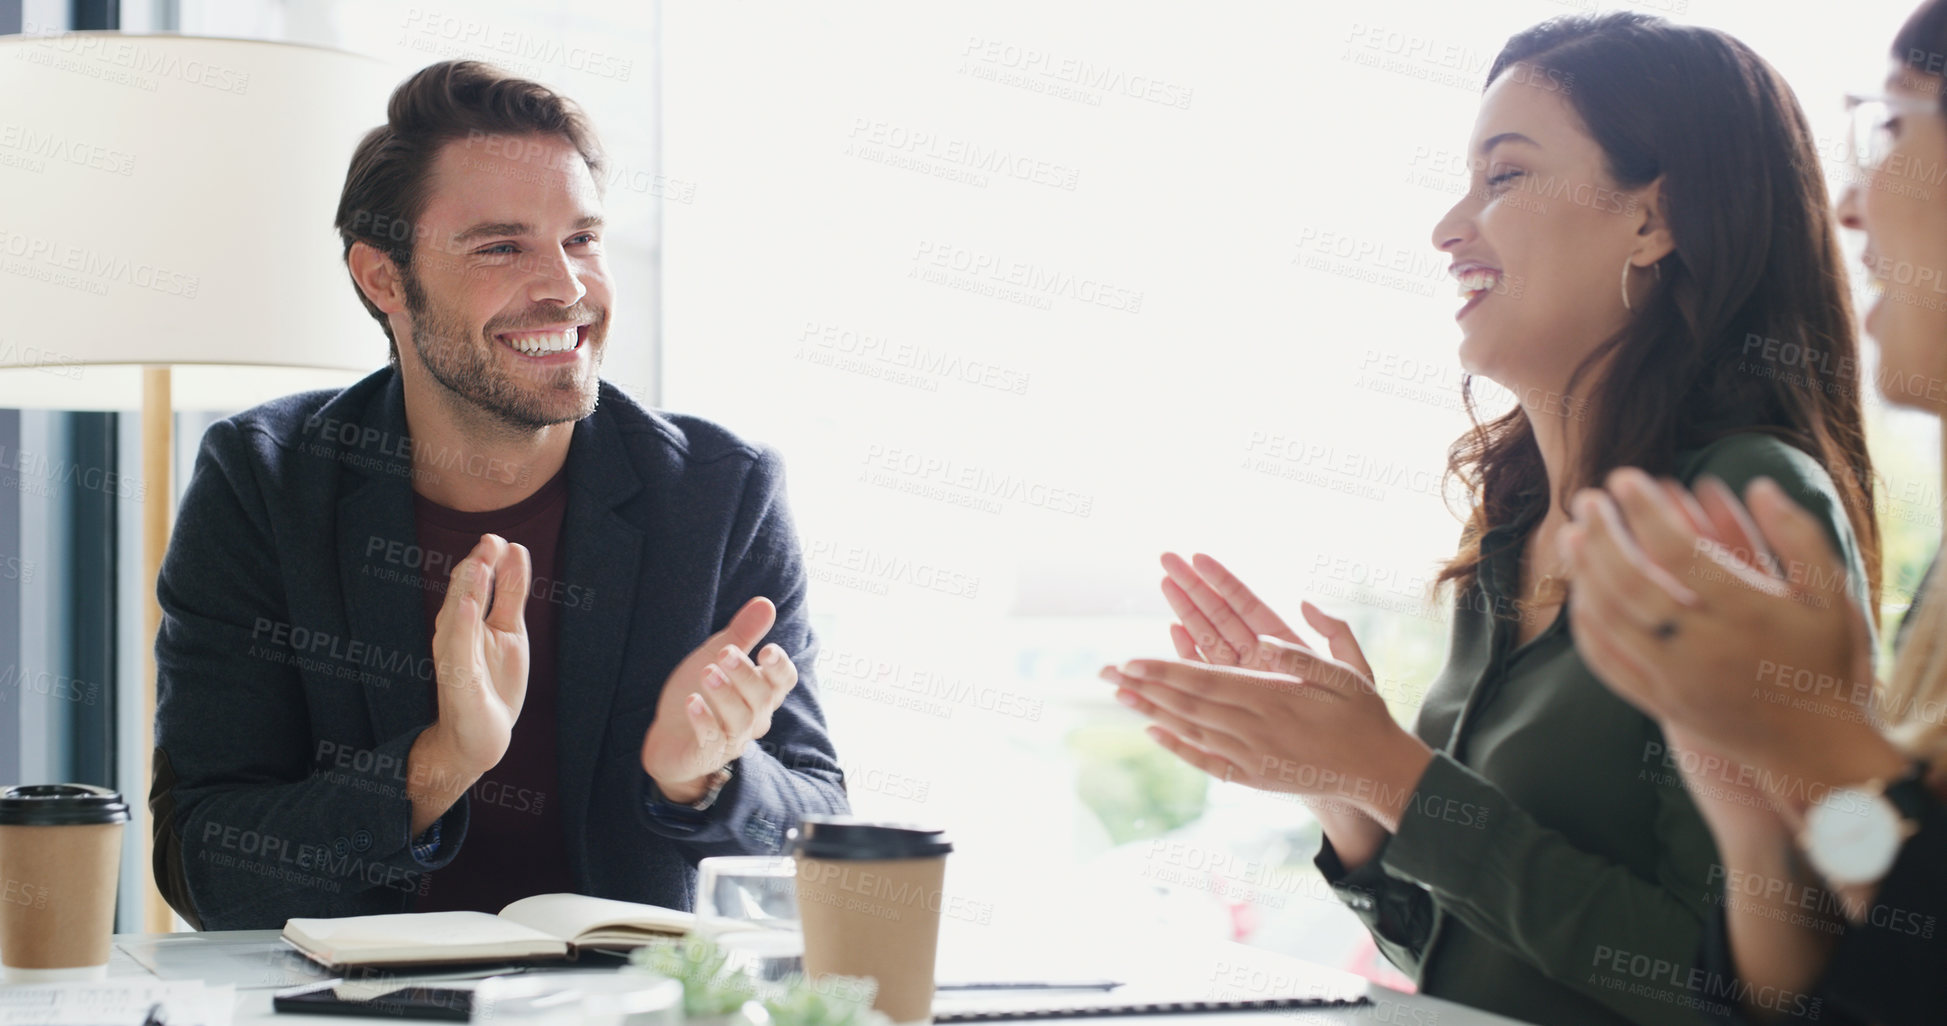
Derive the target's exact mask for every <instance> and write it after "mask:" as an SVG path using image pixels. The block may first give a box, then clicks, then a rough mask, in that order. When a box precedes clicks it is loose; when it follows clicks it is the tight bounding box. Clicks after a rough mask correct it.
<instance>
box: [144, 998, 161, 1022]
mask: <svg viewBox="0 0 1947 1026" xmlns="http://www.w3.org/2000/svg"><path fill="white" fill-rule="evenodd" d="M161 1012H162V1002H160V1001H157V1002H156V1003H154V1004H152V1005H150V1006H149V1011H148V1012H147V1014H145V1015H143V1016H142V1026H166V1024H164V1023H163V1021H162V1015H161V1014H160V1013H161Z"/></svg>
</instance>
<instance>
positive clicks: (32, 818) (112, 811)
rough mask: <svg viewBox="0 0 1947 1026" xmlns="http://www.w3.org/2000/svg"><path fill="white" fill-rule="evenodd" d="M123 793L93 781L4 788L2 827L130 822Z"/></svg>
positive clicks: (0, 797)
mask: <svg viewBox="0 0 1947 1026" xmlns="http://www.w3.org/2000/svg"><path fill="white" fill-rule="evenodd" d="M126 822H128V805H127V803H125V802H123V801H122V796H121V795H119V794H117V793H115V792H114V791H111V790H109V789H108V788H105V787H95V786H94V785H92V784H19V785H16V786H14V787H0V826H73V825H83V826H85V825H88V824H91V823H126Z"/></svg>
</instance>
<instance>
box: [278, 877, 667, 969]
mask: <svg viewBox="0 0 1947 1026" xmlns="http://www.w3.org/2000/svg"><path fill="white" fill-rule="evenodd" d="M695 924H696V917H695V916H694V915H692V914H690V913H688V912H679V911H676V910H675V909H668V908H663V907H661V906H659V905H642V904H637V903H635V902H630V901H613V900H610V899H608V898H591V897H588V896H587V895H585V894H537V895H534V896H533V897H531V898H522V899H521V900H519V901H516V902H514V903H513V904H511V905H509V906H507V907H506V908H503V909H501V910H500V914H499V915H489V914H487V913H485V912H407V913H400V914H397V915H384V916H346V917H344V918H339V919H292V920H289V921H288V922H286V923H285V924H284V940H285V941H286V942H287V943H289V944H290V945H292V946H293V947H295V948H297V949H298V950H299V951H301V952H303V953H304V954H305V956H306V957H308V958H310V959H311V960H312V961H314V962H318V963H321V964H323V965H326V966H329V967H332V968H339V967H363V966H394V965H420V964H427V965H430V964H443V963H461V962H498V961H515V960H519V961H529V960H535V961H538V960H546V959H557V958H558V959H565V958H569V957H571V956H572V955H573V954H574V953H575V950H576V949H577V948H586V947H602V948H632V947H639V946H641V945H643V944H647V943H649V941H650V940H652V939H654V938H656V937H675V936H682V935H684V934H687V933H689V932H690V930H691V929H692V928H693V927H694V926H695Z"/></svg>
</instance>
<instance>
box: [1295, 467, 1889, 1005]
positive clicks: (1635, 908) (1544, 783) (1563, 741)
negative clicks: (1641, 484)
mask: <svg viewBox="0 0 1947 1026" xmlns="http://www.w3.org/2000/svg"><path fill="white" fill-rule="evenodd" d="M1675 470H1676V473H1675V476H1676V477H1677V478H1678V479H1679V480H1681V481H1683V482H1685V483H1686V484H1688V483H1690V482H1692V481H1693V480H1695V479H1696V478H1699V477H1703V476H1715V477H1717V478H1719V479H1721V480H1722V481H1723V482H1724V483H1725V484H1727V485H1729V486H1730V487H1731V489H1732V490H1733V491H1734V492H1736V493H1737V494H1738V495H1739V496H1742V495H1743V494H1744V488H1745V485H1746V484H1748V483H1749V482H1750V481H1751V480H1753V479H1754V478H1757V477H1760V476H1764V477H1770V478H1771V479H1773V480H1774V481H1776V482H1778V484H1779V485H1781V486H1783V487H1784V489H1785V491H1786V493H1787V494H1789V495H1790V496H1791V497H1792V498H1793V499H1794V500H1796V501H1797V502H1798V503H1799V505H1801V506H1803V507H1805V508H1806V509H1807V510H1808V511H1810V512H1811V513H1812V514H1813V515H1814V516H1816V517H1819V518H1820V519H1821V520H1823V521H1824V522H1825V525H1826V529H1827V531H1828V533H1829V535H1830V537H1831V538H1832V540H1833V542H1834V543H1835V545H1836V546H1837V547H1838V551H1839V552H1841V553H1842V554H1843V555H1844V557H1845V566H1846V569H1847V571H1848V573H1849V580H1848V581H1847V582H1846V586H1847V587H1850V588H1851V589H1853V592H1852V593H1853V594H1854V595H1864V594H1865V580H1866V577H1865V570H1864V564H1863V563H1862V561H1861V559H1860V555H1859V549H1858V545H1857V543H1856V541H1855V540H1854V538H1853V534H1852V530H1851V527H1850V524H1849V522H1848V521H1847V519H1846V516H1845V509H1844V507H1843V506H1842V505H1841V504H1840V502H1839V498H1838V495H1837V492H1836V491H1835V490H1834V488H1833V485H1832V480H1831V478H1830V477H1828V476H1827V474H1826V472H1825V471H1824V470H1823V469H1822V468H1821V467H1820V466H1819V464H1818V463H1817V461H1815V460H1814V459H1813V458H1812V457H1811V456H1809V455H1807V454H1806V453H1804V452H1803V451H1801V450H1799V449H1797V448H1794V447H1793V446H1791V445H1790V444H1788V443H1786V442H1784V441H1782V440H1780V439H1778V438H1775V437H1773V436H1770V435H1766V434H1760V433H1756V432H1743V433H1739V434H1734V435H1729V436H1726V437H1724V438H1722V439H1719V440H1718V441H1716V442H1713V443H1711V444H1710V445H1708V446H1706V447H1704V448H1701V449H1695V450H1689V451H1686V452H1683V453H1679V454H1678V458H1677V463H1676V468H1675ZM1531 500H1532V501H1531V502H1530V505H1529V509H1530V511H1529V513H1528V514H1527V515H1525V516H1524V517H1522V518H1521V519H1520V520H1518V521H1517V522H1514V523H1510V524H1504V525H1500V526H1497V527H1494V528H1492V529H1490V530H1489V532H1488V534H1487V536H1486V538H1485V539H1484V547H1483V551H1486V552H1488V553H1490V555H1489V558H1488V559H1487V561H1486V562H1485V563H1484V564H1483V566H1482V568H1481V571H1482V572H1481V573H1480V575H1479V581H1478V584H1477V585H1476V587H1474V588H1472V589H1462V590H1461V591H1460V592H1459V594H1457V596H1456V599H1455V605H1454V619H1453V644H1452V649H1451V651H1450V653H1449V656H1448V660H1447V665H1446V667H1445V669H1443V670H1442V671H1441V673H1440V676H1439V677H1438V678H1437V679H1436V680H1435V681H1434V683H1433V685H1432V686H1431V687H1430V688H1429V689H1428V691H1427V695H1426V700H1425V702H1424V703H1423V704H1422V705H1421V707H1420V713H1419V720H1418V723H1417V725H1416V726H1415V733H1417V734H1418V735H1419V737H1420V738H1421V740H1423V741H1425V742H1426V743H1427V744H1428V745H1430V746H1432V747H1433V749H1434V757H1433V762H1432V764H1431V765H1429V766H1428V767H1427V770H1426V773H1425V775H1424V776H1422V777H1421V778H1420V781H1419V784H1418V786H1417V788H1416V789H1415V791H1414V793H1413V795H1412V798H1411V800H1410V802H1409V805H1408V811H1407V813H1406V816H1405V818H1404V819H1403V820H1402V822H1401V823H1400V827H1399V831H1398V832H1397V833H1396V834H1394V835H1393V836H1392V837H1390V838H1388V839H1387V842H1386V844H1385V845H1384V847H1382V848H1381V849H1380V851H1379V852H1378V854H1376V855H1375V856H1374V857H1373V858H1372V859H1371V860H1370V861H1368V862H1367V863H1365V864H1364V865H1362V866H1360V867H1359V868H1358V869H1356V870H1353V871H1350V872H1348V871H1346V870H1345V868H1344V867H1343V866H1342V865H1341V864H1340V862H1339V860H1338V856H1337V854H1336V853H1335V852H1334V851H1333V850H1332V845H1331V843H1330V841H1327V842H1326V843H1325V845H1324V847H1323V849H1322V850H1321V851H1320V852H1319V855H1318V859H1317V864H1318V867H1319V869H1320V871H1321V872H1323V873H1324V874H1325V878H1326V879H1327V880H1328V881H1330V882H1331V883H1332V886H1333V889H1334V890H1335V891H1336V892H1337V893H1338V895H1339V897H1340V898H1341V899H1342V900H1343V901H1344V902H1345V903H1346V905H1347V906H1348V907H1350V908H1351V909H1352V910H1353V912H1354V913H1355V914H1357V915H1358V916H1359V917H1360V918H1361V919H1362V920H1363V921H1364V922H1365V924H1366V926H1367V928H1368V929H1370V930H1371V931H1372V934H1373V937H1374V939H1375V940H1376V941H1377V942H1378V944H1379V947H1380V949H1381V950H1382V951H1384V952H1385V953H1386V956H1387V957H1388V958H1390V959H1391V960H1392V961H1393V962H1394V964H1396V965H1398V966H1399V967H1400V968H1401V969H1402V970H1404V971H1406V972H1407V973H1409V974H1411V975H1412V976H1413V977H1414V978H1415V979H1417V980H1418V981H1419V985H1420V989H1421V991H1422V992H1424V993H1427V994H1431V995H1434V996H1436V997H1441V998H1446V999H1448V1000H1452V1001H1458V1002H1461V1003H1464V1004H1468V1005H1473V1006H1475V1007H1478V1008H1482V1009H1486V1010H1488V1011H1492V1012H1497V1013H1500V1014H1502V1015H1507V1016H1512V1017H1514V1018H1516V1019H1523V1020H1526V1021H1529V1022H1533V1023H1539V1024H1544V1026H1599V1024H1612V1023H1613V1024H1623V1023H1691V1022H1695V1021H1698V1020H1697V1016H1698V1012H1697V1009H1699V1008H1701V1007H1706V1006H1708V1005H1714V1004H1722V1003H1724V1002H1725V1001H1726V1000H1727V997H1728V996H1727V994H1726V993H1724V990H1725V987H1726V986H1727V984H1728V981H1725V980H1717V979H1705V978H1701V974H1699V973H1697V972H1695V971H1693V967H1694V966H1695V964H1696V955H1697V951H1698V946H1699V943H1700V942H1701V940H1702V937H1703V932H1704V922H1705V917H1706V913H1707V911H1708V910H1709V909H1710V907H1711V906H1712V905H1713V904H1717V903H1720V902H1721V901H1722V894H1723V886H1722V878H1723V875H1724V873H1723V870H1722V869H1721V868H1719V867H1720V863H1719V861H1718V857H1717V849H1716V845H1715V844H1714V843H1713V842H1712V841H1711V836H1710V830H1709V828H1708V827H1706V826H1705V825H1704V822H1703V820H1702V819H1701V818H1700V817H1699V816H1698V813H1697V810H1696V807H1695V806H1694V805H1693V804H1692V803H1691V801H1690V798H1689V796H1688V794H1687V793H1686V790H1685V787H1684V783H1683V780H1682V778H1681V776H1680V772H1679V766H1678V764H1677V762H1676V757H1675V756H1674V755H1672V754H1671V753H1669V752H1668V750H1667V748H1666V746H1665V745H1664V743H1663V735H1662V732H1661V731H1660V730H1658V728H1657V726H1656V724H1655V723H1654V722H1652V721H1651V720H1650V719H1649V718H1648V717H1645V716H1644V715H1642V714H1641V713H1639V712H1637V711H1636V710H1635V709H1634V708H1633V707H1631V706H1630V705H1628V704H1627V703H1625V702H1624V701H1622V700H1621V699H1619V698H1617V697H1616V696H1615V695H1614V694H1612V693H1611V692H1610V691H1609V689H1608V688H1606V687H1604V686H1603V685H1602V683H1601V681H1600V680H1598V679H1597V678H1596V677H1595V675H1594V674H1593V673H1592V672H1590V670H1589V668H1588V666H1587V665H1586V664H1584V663H1583V662H1582V659H1581V657H1580V656H1579V655H1578V654H1577V653H1576V651H1575V642H1574V639H1573V638H1572V637H1571V635H1570V633H1569V629H1568V617H1567V615H1565V613H1566V607H1564V615H1560V616H1557V617H1556V619H1555V620H1554V622H1553V623H1551V624H1550V625H1549V626H1548V628H1547V629H1546V630H1544V631H1543V632H1542V633H1541V634H1540V635H1539V636H1538V637H1536V638H1534V639H1533V640H1531V641H1529V642H1528V643H1527V644H1525V645H1520V646H1517V645H1516V644H1515V634H1516V631H1515V626H1516V623H1515V621H1514V620H1513V619H1511V618H1509V617H1510V615H1511V614H1510V612H1509V611H1510V610H1511V609H1512V601H1513V599H1514V598H1515V597H1516V596H1517V595H1518V588H1519V581H1520V550H1521V544H1520V543H1521V541H1522V539H1524V538H1525V537H1526V535H1527V532H1528V530H1529V529H1530V528H1532V527H1533V526H1534V524H1535V523H1536V522H1538V521H1539V519H1540V517H1541V514H1542V512H1543V511H1544V508H1545V503H1544V502H1543V501H1542V497H1541V495H1540V494H1539V492H1537V493H1536V494H1535V495H1533V496H1531ZM1832 587H1833V588H1835V589H1836V587H1838V585H1837V582H1833V584H1832ZM1834 600H1835V601H1837V600H1838V596H1837V595H1834ZM1571 601H1572V597H1571ZM1862 605H1863V603H1862ZM1497 609H1498V610H1500V611H1501V612H1502V614H1503V615H1502V616H1500V617H1496V616H1494V615H1492V614H1493V613H1494V612H1495V611H1496V610H1497ZM1753 683H1754V686H1755V685H1756V684H1757V683H1758V682H1756V681H1754V682H1753Z"/></svg>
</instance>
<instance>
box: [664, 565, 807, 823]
mask: <svg viewBox="0 0 1947 1026" xmlns="http://www.w3.org/2000/svg"><path fill="white" fill-rule="evenodd" d="M776 623H777V607H776V606H774V605H772V604H771V600H770V599H767V598H762V597H758V598H753V599H751V600H750V601H749V602H747V603H745V604H744V607H743V608H742V609H740V610H738V611H737V615H736V616H734V617H731V618H730V625H729V626H727V627H725V628H724V629H723V630H721V631H718V632H717V633H716V634H713V635H711V636H710V639H709V640H708V641H705V642H704V643H703V644H702V646H701V647H699V648H698V649H697V650H696V651H694V652H691V653H690V654H689V657H688V658H686V659H684V660H683V661H682V663H681V664H679V665H678V666H677V667H676V669H675V671H674V672H673V673H671V674H670V675H669V679H668V680H667V681H665V682H663V692H662V697H661V699H659V700H658V701H657V703H656V718H655V720H654V721H653V722H651V723H650V724H649V730H648V733H646V734H645V735H644V736H643V739H642V768H643V769H644V770H645V771H647V772H648V774H649V777H650V779H652V780H654V781H655V782H656V788H657V790H659V791H661V792H662V794H663V797H665V798H667V799H669V800H670V801H673V802H682V803H689V802H694V801H697V800H698V799H701V798H702V797H703V795H704V793H705V791H706V790H707V789H708V787H709V779H710V777H712V776H714V775H715V774H716V772H717V770H718V769H720V768H722V767H723V766H725V765H727V764H728V763H730V762H731V761H732V760H734V759H736V758H737V756H738V755H740V754H742V752H743V750H744V746H745V745H747V744H749V743H750V742H751V741H754V740H756V739H757V738H760V737H763V736H764V735H765V734H766V733H768V732H769V731H770V729H771V714H772V713H774V712H776V711H777V708H778V706H780V705H783V704H784V696H785V695H787V694H789V693H790V691H791V689H792V688H793V687H795V686H797V683H798V668H797V666H796V665H794V664H793V663H792V662H791V657H790V656H788V655H786V654H785V652H784V649H782V648H780V647H778V646H777V645H774V644H773V645H766V646H764V648H763V650H762V651H761V652H759V653H758V654H757V660H756V661H755V662H752V661H751V659H750V657H749V656H747V655H745V653H746V652H748V651H749V650H750V649H751V648H752V647H753V646H755V645H756V644H757V643H758V642H759V641H762V640H763V639H764V635H766V634H769V633H770V631H771V627H772V626H773V625H774V624H776Z"/></svg>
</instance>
